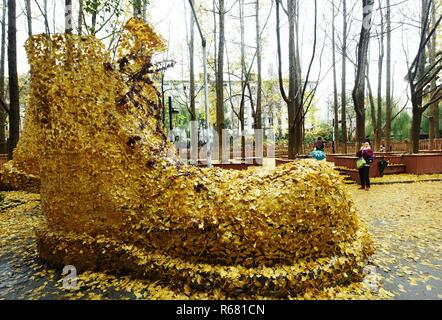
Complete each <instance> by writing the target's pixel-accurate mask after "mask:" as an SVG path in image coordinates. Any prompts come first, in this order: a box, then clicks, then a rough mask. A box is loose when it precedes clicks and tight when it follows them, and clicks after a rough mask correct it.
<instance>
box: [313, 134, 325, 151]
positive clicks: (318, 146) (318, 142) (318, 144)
mask: <svg viewBox="0 0 442 320" xmlns="http://www.w3.org/2000/svg"><path fill="white" fill-rule="evenodd" d="M324 147H325V145H324V141H323V140H322V138H321V137H319V138H318V140H316V143H315V148H316V150H319V151H322V152H324Z"/></svg>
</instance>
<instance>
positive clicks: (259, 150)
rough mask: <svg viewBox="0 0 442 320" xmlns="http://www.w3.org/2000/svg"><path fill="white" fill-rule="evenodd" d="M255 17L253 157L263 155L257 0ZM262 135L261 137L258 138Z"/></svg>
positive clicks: (259, 36)
mask: <svg viewBox="0 0 442 320" xmlns="http://www.w3.org/2000/svg"><path fill="white" fill-rule="evenodd" d="M255 15H256V17H255V19H256V64H257V84H256V111H255V119H254V129H255V148H254V152H255V153H254V155H255V157H261V156H262V155H263V142H264V141H263V138H265V137H264V135H261V133H260V132H259V131H260V130H262V129H263V127H262V56H261V30H260V29H261V27H260V23H259V0H256V4H255ZM260 137H262V138H260Z"/></svg>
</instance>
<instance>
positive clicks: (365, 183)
mask: <svg viewBox="0 0 442 320" xmlns="http://www.w3.org/2000/svg"><path fill="white" fill-rule="evenodd" d="M359 178H360V180H361V186H362V187H363V188H365V187H367V188H370V167H369V166H363V167H362V168H361V169H359Z"/></svg>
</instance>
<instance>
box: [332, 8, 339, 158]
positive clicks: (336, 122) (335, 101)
mask: <svg viewBox="0 0 442 320" xmlns="http://www.w3.org/2000/svg"><path fill="white" fill-rule="evenodd" d="M335 18H336V16H335V4H334V1H332V58H333V111H334V112H333V114H334V117H333V135H334V144H335V152H336V153H338V152H339V151H338V150H339V143H338V140H339V139H338V136H339V101H338V83H337V76H336V26H335Z"/></svg>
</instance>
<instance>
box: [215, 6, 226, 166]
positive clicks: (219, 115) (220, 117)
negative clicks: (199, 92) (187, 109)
mask: <svg viewBox="0 0 442 320" xmlns="http://www.w3.org/2000/svg"><path fill="white" fill-rule="evenodd" d="M218 5H219V43H218V66H217V76H216V131H217V134H218V157H219V159H220V160H221V159H222V141H223V139H222V132H223V129H224V17H225V4H224V0H219V4H218Z"/></svg>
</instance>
